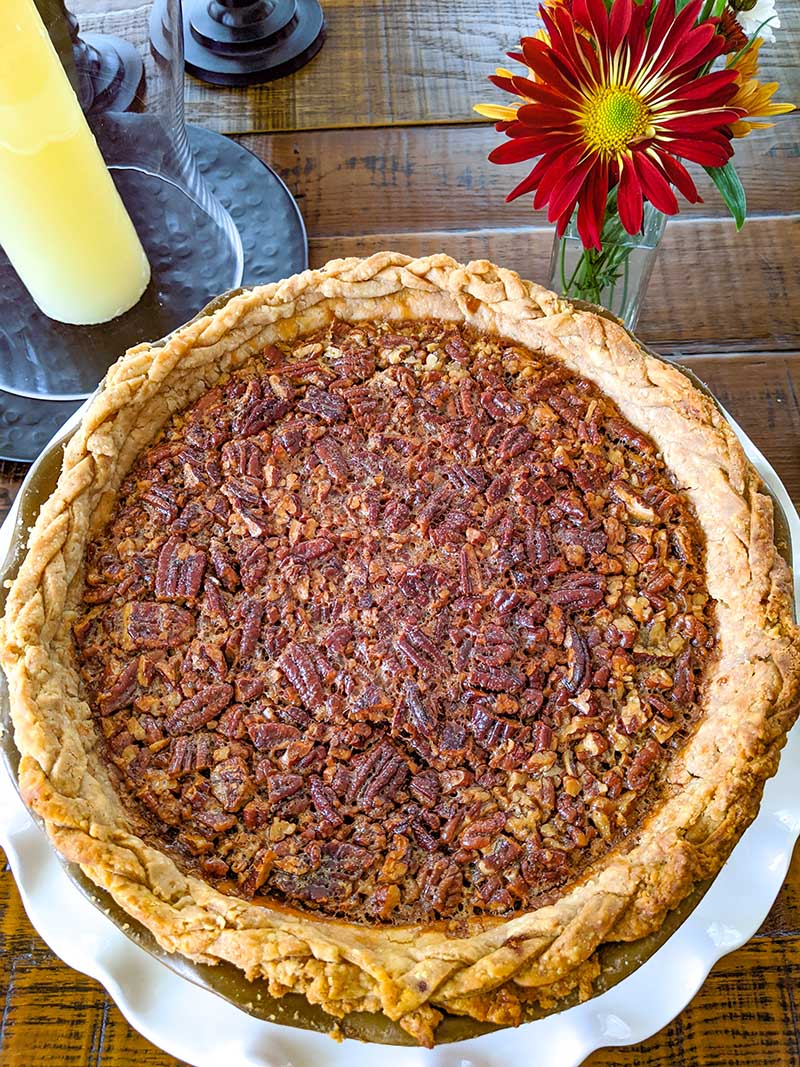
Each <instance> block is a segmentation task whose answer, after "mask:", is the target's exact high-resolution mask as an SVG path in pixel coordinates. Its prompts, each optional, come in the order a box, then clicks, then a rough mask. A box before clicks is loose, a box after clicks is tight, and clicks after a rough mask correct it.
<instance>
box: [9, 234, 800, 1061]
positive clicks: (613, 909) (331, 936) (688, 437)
mask: <svg viewBox="0 0 800 1067" xmlns="http://www.w3.org/2000/svg"><path fill="white" fill-rule="evenodd" d="M333 316H338V317H340V318H343V319H346V320H350V321H358V320H363V319H379V318H380V319H412V318H439V319H444V320H455V321H461V322H467V323H469V324H470V325H472V326H474V327H476V328H477V329H479V330H484V331H487V332H492V333H497V334H501V335H503V336H506V337H508V338H510V339H511V340H514V341H517V342H519V343H520V344H523V345H525V346H527V347H529V348H532V349H535V350H536V349H538V350H543V351H545V352H547V353H548V354H550V355H551V356H553V357H555V358H557V359H560V360H562V361H563V362H564V363H565V364H566V365H567V366H568V367H569V368H570V369H571V370H573V371H575V372H576V373H578V374H580V375H582V376H584V377H587V378H589V379H591V380H593V381H594V382H595V383H596V384H597V385H598V386H599V387H600V388H601V389H602V390H603V391H604V392H605V393H607V394H608V395H609V396H610V397H611V398H612V399H613V400H614V401H616V403H617V404H618V406H619V408H620V409H621V411H622V413H623V415H624V416H625V417H626V418H627V419H629V420H630V421H631V422H632V423H633V424H634V425H635V426H637V427H638V428H639V429H641V430H642V431H644V432H645V433H647V434H649V435H650V436H651V437H652V438H653V440H654V441H655V442H656V444H657V445H658V447H659V448H660V450H661V452H662V453H663V455H664V458H665V460H666V462H667V465H668V466H669V467H670V469H671V470H672V472H673V474H674V475H675V477H676V478H677V480H678V482H679V484H680V485H681V486H682V487H683V488H684V490H685V491H686V492H687V493H688V495H689V497H690V498H691V500H692V502H693V504H694V507H695V509H696V512H697V515H698V518H699V521H700V524H701V526H702V528H703V530H704V532H705V535H706V538H707V543H708V565H707V570H708V574H707V581H708V589H709V592H710V593H711V595H712V596H713V597H714V598H715V599H716V601H717V603H718V608H717V618H718V624H719V656H718V659H717V660H716V662H715V663H714V665H713V666H712V668H711V669H710V676H709V679H708V695H707V703H706V711H705V715H704V718H703V720H702V722H701V723H700V725H699V727H698V729H697V731H696V733H695V735H694V736H693V738H692V739H691V741H690V743H689V744H688V745H687V746H686V747H685V749H684V750H683V751H682V752H681V754H680V755H679V756H678V757H676V758H675V759H674V760H673V762H672V763H671V764H670V767H669V772H668V778H669V782H670V785H671V788H672V792H671V795H669V796H668V797H667V798H666V799H665V800H664V801H663V802H662V803H661V804H660V805H659V806H658V807H657V808H656V809H655V810H654V811H652V813H651V814H650V816H649V817H648V819H647V820H646V822H645V824H644V825H643V827H642V828H641V830H640V832H639V833H638V834H637V835H636V837H635V839H634V840H632V841H630V842H629V843H628V846H627V848H626V849H625V850H624V851H623V850H617V851H615V852H613V853H611V854H609V855H608V856H607V857H606V858H605V860H604V862H603V863H602V864H600V865H598V867H597V868H596V869H594V870H593V871H592V872H591V873H590V874H589V875H588V876H586V877H584V878H583V879H582V880H580V881H579V882H578V883H577V884H575V885H574V886H573V887H572V888H571V889H569V890H568V891H567V892H566V893H565V894H564V895H563V896H562V897H561V898H560V899H559V900H557V901H556V902H555V903H554V904H551V905H549V906H547V907H542V908H539V909H538V910H536V911H534V912H530V913H527V914H521V915H518V916H516V917H514V918H512V919H506V920H484V921H480V922H477V923H476V924H475V925H474V926H472V927H470V930H469V932H468V933H467V934H465V935H464V936H463V937H453V936H447V935H445V934H444V933H442V932H441V931H439V930H437V929H435V928H432V927H427V928H426V927H420V926H415V927H411V926H409V927H391V928H386V927H383V928H378V927H366V926H357V925H355V924H350V923H343V922H337V921H331V920H321V919H314V918H311V917H308V916H304V915H302V914H300V913H298V912H293V911H290V910H288V909H285V908H279V907H272V906H268V905H264V904H260V905H257V904H251V903H247V902H246V901H243V900H241V899H237V898H234V897H229V896H224V895H222V894H221V893H219V892H217V891H216V890H214V889H212V888H211V887H210V886H209V885H207V884H206V883H204V882H202V881H200V880H198V879H196V878H193V877H187V876H186V875H184V874H182V873H181V872H180V871H179V870H178V868H177V867H176V866H175V864H174V863H173V861H172V860H171V859H170V858H168V857H167V856H165V855H164V854H163V853H161V852H159V851H158V850H156V849H154V848H152V847H150V846H148V845H146V844H145V843H144V842H143V841H142V840H141V839H140V838H138V837H137V836H136V835H135V834H134V833H133V832H132V831H131V829H130V828H129V824H128V822H127V820H126V816H125V813H124V811H123V808H122V805H121V803H120V801H119V799H118V797H117V795H116V792H115V789H114V786H113V784H112V782H111V780H110V778H109V774H108V771H107V769H106V767H105V764H104V763H103V761H102V760H101V759H100V757H99V753H98V751H97V750H96V747H95V744H96V740H97V738H96V733H95V727H94V724H93V721H92V717H91V713H90V710H89V707H88V705H87V703H86V702H85V701H84V700H83V699H82V697H81V687H80V684H79V680H78V675H77V672H76V669H75V666H74V663H73V659H72V646H71V638H70V635H69V627H70V623H71V620H72V619H73V618H74V611H75V607H76V604H77V602H78V598H79V596H80V593H81V586H82V581H83V570H82V568H83V557H84V551H85V548H86V545H87V543H88V541H89V540H90V539H91V538H92V537H93V536H95V535H96V534H97V533H98V532H99V530H100V529H101V528H102V526H103V524H104V523H105V521H106V520H107V518H108V516H109V514H110V509H111V507H112V505H113V502H114V498H115V494H116V491H117V489H118V487H119V485H120V482H121V480H122V478H123V477H124V475H125V473H126V472H127V470H128V469H129V468H130V466H131V464H132V463H133V461H134V459H135V458H136V456H137V455H138V454H139V452H140V451H141V450H142V449H143V448H144V447H145V446H146V445H147V444H148V443H149V442H150V441H152V439H153V438H154V436H155V435H156V434H157V433H158V431H159V430H160V429H161V427H162V426H163V425H164V423H165V422H166V421H167V419H168V418H169V417H170V415H171V414H172V413H173V412H175V411H178V410H181V409H183V408H185V407H186V406H187V405H188V404H190V403H191V402H192V401H194V400H195V399H197V398H198V397H199V396H200V394H201V393H202V392H204V391H205V390H206V389H208V388H210V387H211V386H212V385H214V384H215V382H216V381H218V380H219V379H220V377H222V376H223V375H224V374H226V373H227V372H228V371H230V370H231V369H233V368H234V367H236V366H240V365H241V364H242V363H244V362H245V361H246V360H247V358H248V357H249V356H250V355H251V354H253V353H254V352H255V351H257V350H258V349H259V348H261V347H263V345H264V344H266V343H268V342H270V341H273V340H276V339H282V340H291V339H292V338H294V337H296V336H301V335H303V334H306V333H309V332H310V331H312V330H314V329H317V328H319V327H321V326H322V325H324V324H325V323H327V322H328V321H329V320H330V318H331V317H333ZM0 651H1V653H2V664H3V667H4V669H5V671H6V674H7V675H8V679H9V687H10V692H11V704H12V716H13V720H14V726H15V736H16V742H17V745H18V747H19V750H20V752H21V754H22V760H21V763H20V772H19V774H20V786H21V789H22V792H23V796H24V797H25V799H26V801H27V803H28V804H29V805H30V806H31V808H33V810H34V811H36V812H37V813H38V814H39V815H40V816H41V817H42V818H43V819H44V820H45V823H46V826H47V830H48V832H49V834H50V836H51V837H52V839H53V841H54V843H55V844H56V846H57V847H58V849H59V850H60V851H61V852H62V853H63V854H64V855H65V856H66V857H67V858H69V859H70V860H73V861H74V862H76V863H79V864H80V865H81V867H82V868H83V870H84V871H85V872H86V873H87V875H88V876H89V877H90V878H92V879H93V881H95V882H96V883H97V884H98V885H100V886H102V887H103V888H105V889H107V890H108V891H109V892H110V893H111V894H112V896H113V897H114V898H115V899H116V900H117V902H118V903H120V904H121V905H122V907H123V908H124V909H125V910H126V911H127V912H129V913H130V914H131V915H133V916H134V917H135V918H137V919H139V920H140V921H141V922H142V923H143V924H144V925H145V926H147V927H148V928H149V929H150V930H151V931H152V932H153V933H154V935H155V936H156V937H157V939H158V941H159V942H160V944H161V945H163V946H164V947H165V948H166V949H168V950H170V951H178V952H181V953H183V954H184V955H186V956H189V957H191V958H192V959H195V960H201V961H204V962H217V961H219V960H229V961H231V962H233V963H235V964H236V965H237V966H239V967H241V968H242V969H243V970H244V971H245V972H246V974H247V975H248V976H249V977H251V978H258V977H263V978H265V979H267V981H268V983H269V988H270V992H271V993H273V994H276V995H279V994H281V993H283V992H286V991H288V990H290V989H291V990H294V991H302V992H304V993H305V995H306V996H307V998H308V999H309V1000H310V1001H312V1002H314V1003H319V1004H321V1005H322V1006H323V1007H324V1008H325V1009H326V1010H328V1011H329V1012H332V1013H333V1014H334V1015H339V1016H341V1015H343V1014H345V1013H347V1012H349V1011H352V1010H356V1009H358V1010H368V1011H378V1010H382V1011H384V1012H385V1013H386V1014H387V1015H388V1016H389V1017H390V1018H392V1019H395V1020H398V1021H399V1022H400V1023H401V1025H403V1026H404V1027H405V1028H406V1029H407V1030H408V1031H409V1032H411V1033H412V1034H414V1035H415V1036H416V1037H417V1039H418V1040H419V1041H421V1042H422V1043H425V1044H428V1043H431V1042H432V1040H433V1031H434V1029H435V1026H436V1023H437V1022H438V1019H439V1018H440V1014H439V1011H437V1010H436V1009H443V1010H448V1011H452V1012H457V1013H464V1014H470V1015H473V1016H475V1017H478V1018H484V1019H491V1020H492V1021H495V1022H502V1023H515V1022H518V1021H520V1018H521V1013H522V1010H523V1005H524V1004H525V1003H526V1002H527V1001H530V1000H531V999H536V1000H538V1001H540V1002H542V1003H547V1002H548V1001H552V1000H553V999H555V998H558V997H560V996H563V995H564V994H566V993H567V992H569V991H570V990H571V989H573V988H575V987H576V986H577V987H579V989H580V991H581V992H582V994H583V995H585V994H586V992H587V987H588V983H589V982H590V980H591V977H592V976H593V974H594V970H595V969H596V964H595V962H594V960H592V956H593V953H594V952H595V949H596V948H597V947H598V945H600V944H601V943H602V942H603V941H607V940H615V939H633V938H637V937H640V936H642V935H643V934H645V933H647V932H649V931H652V930H653V929H655V928H656V927H657V926H658V925H659V924H660V923H661V922H662V920H663V917H664V914H665V912H666V911H667V910H668V909H669V908H671V907H674V906H675V905H676V904H677V903H678V902H679V901H680V900H681V899H682V898H683V897H684V896H685V895H686V894H687V893H688V892H689V891H690V889H691V887H692V885H693V884H694V883H695V882H696V881H697V880H698V879H700V878H703V877H706V876H709V875H711V874H713V873H715V872H716V871H717V870H718V869H719V867H720V866H721V864H722V862H723V861H724V859H725V858H726V856H727V855H728V853H729V851H730V849H731V848H732V847H733V845H734V843H735V842H736V840H737V839H738V837H739V836H740V834H741V833H742V831H743V829H744V828H745V827H746V826H747V824H748V823H749V822H750V821H751V820H752V818H753V817H754V816H755V814H756V811H757V809H758V804H759V801H760V796H761V790H762V787H763V783H764V781H765V780H766V778H768V777H769V776H770V775H771V774H773V773H774V772H775V769H776V767H777V762H778V755H779V751H780V748H781V746H782V745H783V743H784V741H785V737H786V732H787V730H788V728H789V727H790V725H791V723H792V722H793V720H794V718H795V715H796V712H797V700H798V689H799V687H800V646H799V645H798V633H797V630H796V628H795V627H794V625H793V623H792V619H791V597H790V582H789V573H788V568H787V566H786V564H785V563H784V561H783V560H782V559H781V557H780V556H779V554H778V552H777V550H776V548H775V545H774V539H773V530H772V503H771V500H770V499H769V497H768V496H767V495H766V493H765V492H764V490H763V487H762V485H761V483H760V481H759V479H758V476H757V475H756V473H755V471H754V470H753V469H752V467H751V466H750V465H749V464H748V462H747V460H746V459H745V456H744V454H743V452H742V449H741V447H740V445H739V443H738V441H737V440H736V438H735V436H734V434H733V433H732V431H731V430H730V428H729V427H728V424H727V423H726V421H725V420H724V418H723V417H722V416H721V414H720V413H719V412H718V410H717V409H716V407H715V406H714V405H713V403H712V402H711V401H710V400H709V399H707V398H706V397H704V396H703V395H702V394H700V393H699V392H698V391H697V390H696V389H695V388H694V387H693V386H692V385H691V384H690V383H689V381H688V380H687V379H686V378H685V377H684V376H683V375H682V374H681V373H680V372H679V371H677V370H676V369H674V368H672V367H669V366H667V365H665V364H663V363H661V362H660V361H658V360H656V359H654V358H652V357H651V356H649V355H647V354H646V353H645V352H644V351H643V350H642V349H641V348H640V347H639V346H638V345H637V344H636V343H635V342H634V341H633V340H632V339H631V338H630V337H629V335H628V334H627V333H626V332H625V331H624V330H623V329H622V328H621V327H619V326H617V325H616V324H615V323H613V322H610V321H608V320H606V319H604V318H601V317H599V316H597V315H595V314H593V313H591V312H586V311H578V310H576V309H574V308H573V307H571V305H569V304H568V303H566V302H564V301H562V300H560V299H559V298H557V297H556V296H555V295H554V294H552V293H550V292H548V291H546V290H544V289H542V288H540V287H538V286H536V285H533V284H532V283H530V282H525V281H522V280H521V279H520V278H519V277H518V276H517V275H516V274H514V273H512V272H510V271H506V270H502V269H500V268H498V267H495V266H493V265H492V264H491V263H488V262H486V261H478V262H474V263H470V264H467V265H466V266H462V265H460V264H458V263H456V262H454V261H453V260H451V259H449V258H448V257H446V256H443V255H437V256H430V257H427V258H424V259H417V260H411V259H409V258H408V257H406V256H402V255H398V254H394V253H389V252H384V253H380V254H377V255H374V256H371V257H370V258H369V259H365V260H359V259H349V260H336V261H333V262H331V263H329V264H328V265H327V266H326V267H324V268H323V269H322V270H319V271H307V272H305V273H304V274H300V275H297V276H295V277H293V278H289V279H287V280H286V281H283V282H279V283H277V284H273V285H268V286H264V287H261V288H258V289H253V290H250V291H248V292H245V293H243V294H241V295H239V296H236V297H234V298H233V299H231V300H230V301H229V302H228V303H226V304H225V305H224V306H223V307H222V308H221V309H220V310H219V311H217V312H215V313H214V314H213V315H210V316H205V317H203V318H201V319H199V320H197V321H195V322H193V323H191V324H189V325H188V326H186V327H183V328H182V329H180V330H178V331H176V333H174V334H173V335H172V336H171V337H170V338H169V339H168V341H167V342H166V344H165V345H163V347H153V346H149V345H140V346H138V347H137V348H134V349H132V350H131V351H130V352H128V353H127V354H126V355H125V356H124V357H123V358H122V359H120V360H119V361H118V362H117V363H116V364H115V365H114V366H113V367H112V368H111V370H110V371H109V373H108V375H107V377H106V380H105V383H104V387H103V388H102V390H101V391H100V393H99V394H98V396H97V397H96V399H95V400H94V401H93V402H92V404H91V406H90V407H89V409H88V411H87V413H86V415H85V416H84V419H83V422H82V424H81V426H80V428H79V429H78V430H77V431H76V433H75V435H74V436H73V438H72V440H71V441H70V443H69V445H68V447H67V449H66V452H65V456H64V465H63V470H62V474H61V477H60V479H59V483H58V486H57V489H56V491H55V492H54V494H53V496H52V497H51V498H50V499H49V500H48V501H47V503H46V504H45V505H44V507H43V508H42V511H41V514H40V516H39V519H38V521H37V523H36V525H35V527H34V529H33V531H32V533H31V537H30V543H29V551H28V555H27V557H26V559H25V561H24V562H23V564H22V566H21V568H20V571H19V575H18V577H17V579H16V581H15V582H14V584H13V587H12V589H11V591H10V594H9V598H8V604H7V609H6V615H5V618H4V620H3V621H2V623H1V624H0Z"/></svg>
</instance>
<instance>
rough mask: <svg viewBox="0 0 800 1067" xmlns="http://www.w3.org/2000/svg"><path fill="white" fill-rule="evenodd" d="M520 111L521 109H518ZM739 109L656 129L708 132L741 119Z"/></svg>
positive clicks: (679, 117)
mask: <svg viewBox="0 0 800 1067" xmlns="http://www.w3.org/2000/svg"><path fill="white" fill-rule="evenodd" d="M520 110H522V109H520ZM741 114H742V113H741V109H738V108H737V109H734V108H732V109H731V110H729V111H722V110H721V109H720V110H717V109H715V110H713V111H711V112H710V113H709V114H708V115H701V114H700V113H699V112H695V113H694V114H691V113H690V114H688V115H676V116H675V118H674V119H667V120H666V121H664V122H659V123H658V127H659V129H661V130H664V132H665V133H669V134H672V133H704V132H706V131H708V130H712V131H713V130H714V129H718V128H719V127H720V126H729V125H730V124H731V123H732V122H736V120H737V119H739V118H741Z"/></svg>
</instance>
